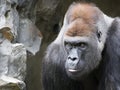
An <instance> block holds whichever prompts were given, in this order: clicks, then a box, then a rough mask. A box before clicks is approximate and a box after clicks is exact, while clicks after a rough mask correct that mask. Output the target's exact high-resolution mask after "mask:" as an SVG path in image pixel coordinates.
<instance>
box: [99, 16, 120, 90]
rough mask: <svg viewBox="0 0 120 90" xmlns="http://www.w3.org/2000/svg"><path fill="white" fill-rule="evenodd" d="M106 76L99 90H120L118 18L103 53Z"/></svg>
mask: <svg viewBox="0 0 120 90" xmlns="http://www.w3.org/2000/svg"><path fill="white" fill-rule="evenodd" d="M103 57H104V58H103V64H104V71H103V73H104V76H103V79H102V82H101V85H100V88H99V90H120V19H119V18H116V19H115V20H114V21H113V23H112V25H111V27H110V30H109V32H108V37H107V40H106V46H105V50H104V51H103Z"/></svg>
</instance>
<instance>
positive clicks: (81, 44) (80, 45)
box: [78, 42, 87, 49]
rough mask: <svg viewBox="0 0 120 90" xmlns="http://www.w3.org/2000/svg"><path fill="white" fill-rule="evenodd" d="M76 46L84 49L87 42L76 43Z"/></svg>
mask: <svg viewBox="0 0 120 90" xmlns="http://www.w3.org/2000/svg"><path fill="white" fill-rule="evenodd" d="M78 46H79V47H80V48H81V49H86V47H87V44H86V43H84V42H81V43H79V44H78Z"/></svg>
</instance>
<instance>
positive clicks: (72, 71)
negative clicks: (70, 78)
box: [68, 69, 79, 73]
mask: <svg viewBox="0 0 120 90" xmlns="http://www.w3.org/2000/svg"><path fill="white" fill-rule="evenodd" d="M68 71H69V72H71V73H75V72H79V70H75V69H69V70H68Z"/></svg>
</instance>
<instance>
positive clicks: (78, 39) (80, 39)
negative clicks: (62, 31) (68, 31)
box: [63, 36, 90, 42]
mask: <svg viewBox="0 0 120 90" xmlns="http://www.w3.org/2000/svg"><path fill="white" fill-rule="evenodd" d="M63 39H64V41H67V42H89V40H90V38H89V37H85V36H84V37H79V36H76V37H70V36H64V38H63Z"/></svg>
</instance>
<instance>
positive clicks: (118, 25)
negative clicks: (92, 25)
mask: <svg viewBox="0 0 120 90" xmlns="http://www.w3.org/2000/svg"><path fill="white" fill-rule="evenodd" d="M119 35H120V18H119V17H116V18H115V19H114V20H113V22H112V25H111V27H110V28H109V32H108V36H109V37H111V36H117V38H120V37H118V36H119Z"/></svg>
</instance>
